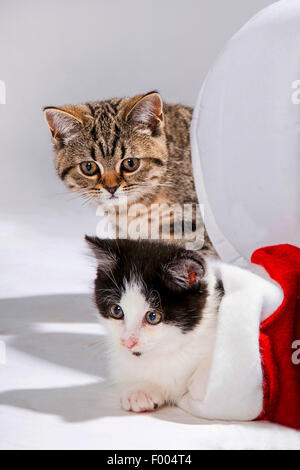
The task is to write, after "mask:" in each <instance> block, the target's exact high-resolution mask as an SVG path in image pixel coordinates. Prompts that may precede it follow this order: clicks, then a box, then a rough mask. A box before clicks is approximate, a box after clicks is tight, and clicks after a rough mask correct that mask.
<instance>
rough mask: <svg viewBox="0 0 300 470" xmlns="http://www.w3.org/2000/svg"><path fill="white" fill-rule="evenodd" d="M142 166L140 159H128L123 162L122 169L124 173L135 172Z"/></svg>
mask: <svg viewBox="0 0 300 470" xmlns="http://www.w3.org/2000/svg"><path fill="white" fill-rule="evenodd" d="M139 166H140V159H139V158H126V160H123V161H122V165H121V168H122V169H123V170H124V171H129V172H130V171H135V170H137V169H138V167H139Z"/></svg>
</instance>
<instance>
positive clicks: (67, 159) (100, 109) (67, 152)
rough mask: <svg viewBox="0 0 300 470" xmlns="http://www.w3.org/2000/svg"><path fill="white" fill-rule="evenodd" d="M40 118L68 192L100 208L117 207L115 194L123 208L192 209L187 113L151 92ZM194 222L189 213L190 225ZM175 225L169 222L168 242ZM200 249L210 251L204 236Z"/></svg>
mask: <svg viewBox="0 0 300 470" xmlns="http://www.w3.org/2000/svg"><path fill="white" fill-rule="evenodd" d="M160 102H161V107H160V104H159V103H160ZM45 115H46V120H47V122H48V124H49V127H50V130H51V133H52V140H53V144H54V151H55V155H56V169H57V173H58V175H59V177H60V178H61V179H62V180H63V181H64V183H65V185H66V186H67V187H68V188H69V189H71V190H72V191H76V192H78V193H80V194H81V195H82V196H83V197H86V198H88V199H89V200H93V201H95V202H96V203H97V204H101V205H103V206H104V208H106V207H109V206H111V205H112V204H113V205H117V204H119V203H120V201H119V198H118V196H121V195H122V196H127V200H128V204H129V205H132V204H134V203H142V204H144V205H146V206H147V207H148V208H150V206H151V204H169V205H171V204H175V203H176V204H180V205H181V206H183V205H184V204H189V203H193V204H197V196H196V192H195V187H194V182H193V173H192V166H191V156H190V141H189V138H190V136H189V131H190V123H191V118H192V109H191V108H189V107H187V106H184V105H181V104H167V103H164V104H162V100H161V98H160V95H159V94H158V93H157V92H151V93H148V94H146V95H138V96H135V97H134V98H121V99H119V98H113V99H110V100H106V101H95V102H89V103H86V104H81V105H77V106H70V105H67V106H63V107H61V108H45ZM128 158H138V159H139V161H140V166H139V168H138V169H137V170H136V171H134V172H132V173H130V172H126V171H123V168H122V161H123V160H124V159H126V160H127V159H128ZM83 162H96V164H97V166H98V168H99V172H98V173H97V174H95V175H93V176H86V175H84V174H83V173H82V171H81V168H80V164H81V163H83ZM107 188H117V189H118V190H117V191H116V195H115V196H113V197H112V195H111V194H110V193H109V192H108V189H107ZM149 218H150V212H149V214H148V219H149ZM195 220H196V218H195V215H194V214H193V224H194V225H195ZM175 222H176V221H175V220H171V227H170V233H171V238H172V232H174V224H175ZM162 225H163V224H162ZM160 232H161V234H162V233H163V227H161V230H160ZM160 236H162V235H160ZM162 238H163V237H162ZM204 247H205V248H209V249H211V244H210V241H209V239H208V237H207V234H206V233H205V245H204Z"/></svg>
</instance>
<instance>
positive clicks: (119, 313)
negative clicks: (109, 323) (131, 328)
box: [110, 305, 124, 320]
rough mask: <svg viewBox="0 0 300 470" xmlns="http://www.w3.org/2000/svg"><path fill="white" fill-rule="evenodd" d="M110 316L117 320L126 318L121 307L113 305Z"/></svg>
mask: <svg viewBox="0 0 300 470" xmlns="http://www.w3.org/2000/svg"><path fill="white" fill-rule="evenodd" d="M110 316H111V317H113V318H115V319H116V320H122V318H124V312H123V310H122V308H121V307H120V305H112V306H111V307H110Z"/></svg>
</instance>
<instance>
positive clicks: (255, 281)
mask: <svg viewBox="0 0 300 470" xmlns="http://www.w3.org/2000/svg"><path fill="white" fill-rule="evenodd" d="M252 262H253V263H256V264H260V265H262V266H263V267H264V268H265V270H266V271H267V272H268V274H269V276H270V278H272V279H273V281H275V282H272V281H271V280H266V279H263V278H262V277H260V276H258V275H257V274H254V273H252V272H250V271H247V270H244V269H241V268H238V267H236V266H230V265H226V264H221V266H220V272H221V276H222V280H223V284H224V290H225V295H224V297H223V299H222V301H221V304H220V309H219V313H218V325H217V331H216V340H215V347H214V351H213V356H212V361H211V367H210V371H209V375H208V378H207V383H206V386H205V387H204V388H203V381H202V379H203V375H202V374H201V370H198V371H196V372H195V374H194V376H193V378H192V380H191V382H190V384H189V391H188V393H187V394H186V395H185V396H184V397H183V398H182V400H181V402H180V403H179V406H181V407H182V408H183V409H185V410H186V411H188V412H190V413H192V414H194V415H197V416H200V417H203V418H208V419H224V420H255V419H264V420H269V421H273V422H276V423H280V424H283V425H286V426H290V427H293V428H296V429H300V361H298V360H297V354H295V349H293V347H294V348H295V347H297V344H299V346H298V347H299V348H300V249H299V248H297V247H295V246H292V245H278V246H271V247H267V248H261V249H259V250H256V251H255V252H254V254H253V256H252ZM297 341H299V343H297ZM298 356H299V359H300V352H299V355H298ZM298 362H299V364H298ZM203 389H204V390H205V392H204V393H203Z"/></svg>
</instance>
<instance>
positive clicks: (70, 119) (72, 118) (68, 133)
mask: <svg viewBox="0 0 300 470" xmlns="http://www.w3.org/2000/svg"><path fill="white" fill-rule="evenodd" d="M44 115H45V118H46V122H47V124H48V126H49V128H50V131H51V134H52V137H53V138H54V139H62V140H64V141H68V140H70V139H71V138H72V137H74V136H75V135H76V134H77V133H78V132H79V131H80V130H81V126H82V122H83V121H82V118H81V115H80V114H79V112H78V111H76V108H75V107H72V106H66V107H65V108H62V109H61V108H53V107H46V108H44Z"/></svg>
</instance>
